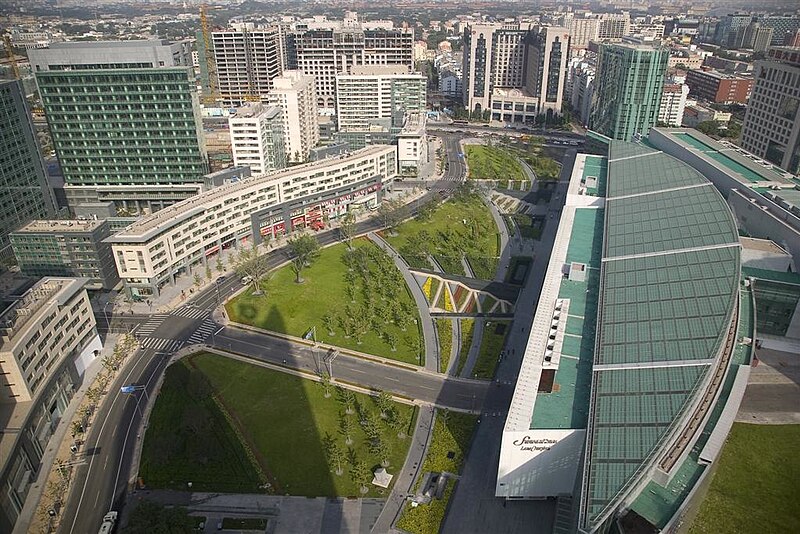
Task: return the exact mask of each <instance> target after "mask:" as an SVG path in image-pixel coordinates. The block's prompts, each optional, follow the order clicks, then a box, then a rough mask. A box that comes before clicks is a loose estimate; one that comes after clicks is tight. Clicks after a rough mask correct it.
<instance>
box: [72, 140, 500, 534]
mask: <svg viewBox="0 0 800 534" xmlns="http://www.w3.org/2000/svg"><path fill="white" fill-rule="evenodd" d="M443 139H444V144H445V147H446V150H447V160H448V165H447V169H446V171H445V174H444V176H443V178H442V180H439V181H436V182H433V183H431V185H430V189H429V190H428V191H427V192H426V193H425V194H424V195H423V196H422V197H421V198H420V199H418V200H416V201H414V202H413V203H412V205H411V206H410V214H411V215H412V216H413V215H414V214H415V213H416V211H417V209H418V208H419V207H420V206H421V205H423V204H425V203H426V202H428V201H429V200H431V199H434V198H438V197H440V195H442V193H440V191H444V195H447V194H450V193H451V192H452V191H453V190H454V189H455V188H456V187H457V184H458V182H459V181H461V180H462V179H463V175H464V162H463V159H462V157H461V156H459V147H458V139H459V136H446V137H444V138H443ZM356 228H357V232H358V233H359V234H362V233H367V232H370V231H375V230H379V229H380V228H381V225H380V223H379V222H378V221H377V220H375V219H372V218H370V219H366V220H363V221H361V222H359V223H358V224H357V226H356ZM316 237H317V239H318V240H319V242H320V244H321V245H322V246H325V245H329V244H332V243H335V242H336V241H338V240H339V239H340V236H339V233H338V230H329V231H325V232H319V233H317V234H316ZM267 256H268V264H269V267H270V268H274V267H277V266H278V265H280V264H282V263H284V262H285V261H286V260H287V259H288V258H289V250H288V247H287V246H284V247H280V248H276V249H273V250H271V251H270V252H268V253H267ZM241 287H242V284H241V282H240V281H239V279H238V277H236V276H228V277H224V278H220V279H217V282H216V283H215V284H214V285H212V286H210V287H208V288H206V289H205V290H203V291H201V292H200V293H198V294H196V295H195V296H194V298H192V299H190V300H189V301H187V302H186V303H185V304H183V305H182V306H180V307H178V308H176V309H174V310H172V311H171V312H170V313H160V314H153V315H150V316H146V315H126V314H124V313H117V314H116V316H112V315H110V314H109V315H108V318H109V319H110V320H109V321H106V313H107V312H105V311H98V312H97V313H96V315H97V320H98V328H99V329H101V330H103V331H107V330H108V326H109V323H110V325H111V330H112V331H130V330H134V332H135V334H136V335H137V338H138V339H139V340H140V343H141V350H139V351H138V352H137V353H136V354H135V355H134V356H133V361H132V362H129V363H128V364H126V367H125V368H124V369H123V372H122V374H121V375H120V377H119V378H118V379H117V380H116V381H115V382H114V384H113V385H111V386H110V388H109V393H108V397H107V398H106V400H105V402H103V404H102V405H101V406H100V408H99V411H98V414H97V417H96V419H95V422H94V424H93V425H92V427H91V428H90V429H89V431H88V434H87V439H86V442H85V445H84V447H83V448H82V450H81V451H79V454H80V455H81V456H82V457H83V458H85V464H84V465H79V466H78V467H77V468H76V470H75V474H74V477H73V483H72V488H73V489H72V491H71V492H70V494H69V496H68V498H67V502H66V504H65V508H64V512H63V517H64V519H63V520H62V521H61V524H60V526H59V530H58V531H59V532H61V533H68V534H83V533H89V532H94V531H96V530H97V529H98V528H99V526H100V523H101V520H102V517H103V515H105V513H106V512H107V511H108V510H112V509H115V510H119V509H120V508H121V507H122V505H123V504H124V502H125V492H126V481H127V479H128V474H129V471H130V466H131V460H132V456H133V454H132V453H133V450H134V447H135V446H136V441H137V439H138V437H139V430H140V426H141V425H140V423H141V420H140V417H141V415H140V414H141V406H139V405H137V402H138V399H139V397H138V395H141V396H142V397H144V398H143V399H142V402H146V401H148V399H149V400H150V401H152V400H153V399H151V398H149V397H145V396H144V393H140V394H138V395H137V396H136V397H133V396H131V395H124V394H122V393H120V389H119V388H120V387H121V386H123V385H127V384H139V385H145V386H146V389H145V391H146V392H147V394H148V395H149V393H151V387H152V386H154V385H155V384H156V383H157V382H158V380H157V379H158V376H159V373H161V372H163V370H164V364H165V361H166V357H167V356H169V355H170V354H172V353H174V352H175V351H177V350H179V349H180V348H181V347H182V346H184V345H186V344H192V343H205V342H208V341H209V338H211V339H210V340H211V342H212V343H215V344H217V345H220V344H222V346H221V348H228V349H233V350H235V351H237V352H241V353H243V354H248V355H250V354H252V355H253V356H257V357H258V358H259V359H261V360H263V361H269V362H272V363H279V364H282V362H283V360H284V359H286V360H287V365H297V366H298V368H300V369H306V370H311V366H312V365H314V366H316V363H314V357H315V355H314V354H311V353H310V351H309V349H307V348H302V347H298V346H296V345H292V344H290V343H288V342H287V341H284V340H281V339H277V338H274V337H270V336H266V335H262V334H257V333H252V332H247V331H243V330H239V329H235V328H225V329H223V330H220V326H219V325H217V324H216V323H215V322H214V321H213V320H212V319H211V313H212V311H213V310H214V309H216V308H217V307H218V306H219V305H220V303H221V302H223V301H224V300H225V299H226V298H227V297H228V296H230V295H231V294H233V293H235V292H236V291H238V290H239V289H241ZM226 343H227V347H226V345H225V344H226ZM334 365H335V367H334V374H335V376H336V377H337V378H341V379H342V380H347V381H350V382H353V383H358V384H361V385H363V386H365V387H377V388H381V389H386V390H387V391H392V392H396V393H399V394H402V395H406V396H408V397H413V398H420V399H423V400H426V401H428V402H432V403H437V404H442V405H448V406H452V407H454V408H459V409H463V410H472V409H480V408H481V406H482V403H483V400H484V398H485V397H486V393H487V391H488V390H489V389H490V386H489V385H488V384H487V383H485V382H470V381H454V380H448V379H445V378H444V377H443V376H438V375H435V374H432V373H424V372H418V371H414V370H410V369H404V368H400V367H394V366H387V365H382V364H378V363H374V362H372V361H368V360H365V359H362V358H356V357H351V356H347V355H341V356H339V357H338V358H337V359H336V361H335V364H334ZM495 387H497V386H495ZM510 387H511V386H510V385H509V384H501V385H500V387H497V389H498V390H504V391H505V394H506V395H510V393H511V391H512V390H511V389H510Z"/></svg>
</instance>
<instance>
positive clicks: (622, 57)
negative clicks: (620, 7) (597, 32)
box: [589, 44, 669, 140]
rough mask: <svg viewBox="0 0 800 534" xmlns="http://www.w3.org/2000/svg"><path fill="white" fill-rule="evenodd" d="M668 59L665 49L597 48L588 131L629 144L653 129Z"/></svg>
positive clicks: (611, 46)
mask: <svg viewBox="0 0 800 534" xmlns="http://www.w3.org/2000/svg"><path fill="white" fill-rule="evenodd" d="M668 57H669V53H668V52H667V50H666V49H663V48H656V47H651V46H646V45H630V44H602V45H600V53H599V54H598V59H597V75H596V77H595V84H594V95H593V97H592V98H593V100H592V111H591V116H590V121H589V124H590V127H591V128H592V129H593V130H595V131H597V132H599V133H601V134H603V135H605V136H607V137H610V138H612V139H621V140H630V139H631V138H633V136H634V135H636V134H640V135H643V134H646V133H647V131H648V130H649V129H650V128H651V127H652V126H655V125H656V122H657V121H658V111H659V108H660V105H661V94H662V92H663V90H664V76H665V71H666V68H667V59H668Z"/></svg>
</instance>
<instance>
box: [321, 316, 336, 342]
mask: <svg viewBox="0 0 800 534" xmlns="http://www.w3.org/2000/svg"><path fill="white" fill-rule="evenodd" d="M322 324H324V325H325V328H326V329H327V330H328V335H329V336H331V337H333V336H335V335H336V333H335V332H334V331H333V328H334V326H335V325H336V321H335V320H334V319H333V315H331V314H330V313H326V314H325V315H323V316H322Z"/></svg>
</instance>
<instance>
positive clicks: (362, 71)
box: [344, 65, 422, 77]
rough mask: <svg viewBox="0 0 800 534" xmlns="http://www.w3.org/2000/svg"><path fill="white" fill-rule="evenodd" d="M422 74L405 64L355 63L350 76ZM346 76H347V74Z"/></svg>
mask: <svg viewBox="0 0 800 534" xmlns="http://www.w3.org/2000/svg"><path fill="white" fill-rule="evenodd" d="M398 75H409V76H411V75H413V76H420V77H421V76H422V74H421V73H419V72H412V71H410V70H409V69H408V67H407V66H405V65H353V66H352V67H351V68H350V76H398ZM344 76H347V75H346V74H345V75H344Z"/></svg>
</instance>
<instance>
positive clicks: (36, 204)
mask: <svg viewBox="0 0 800 534" xmlns="http://www.w3.org/2000/svg"><path fill="white" fill-rule="evenodd" d="M0 184H2V186H0V257H2V258H7V257H9V256H10V255H11V247H10V242H9V239H8V234H9V233H10V232H12V231H14V230H16V229H17V228H19V227H20V226H23V225H25V224H26V223H28V222H30V221H31V220H33V219H41V218H47V217H51V216H53V215H55V198H54V197H53V192H52V190H51V189H50V186H49V184H48V182H47V174H46V172H45V170H44V164H43V162H42V156H41V154H40V153H39V147H38V145H37V143H36V137H35V135H34V133H33V124H32V123H31V119H30V113H29V111H28V105H27V103H26V100H25V95H24V94H23V92H22V84H21V83H20V82H19V81H0Z"/></svg>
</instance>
